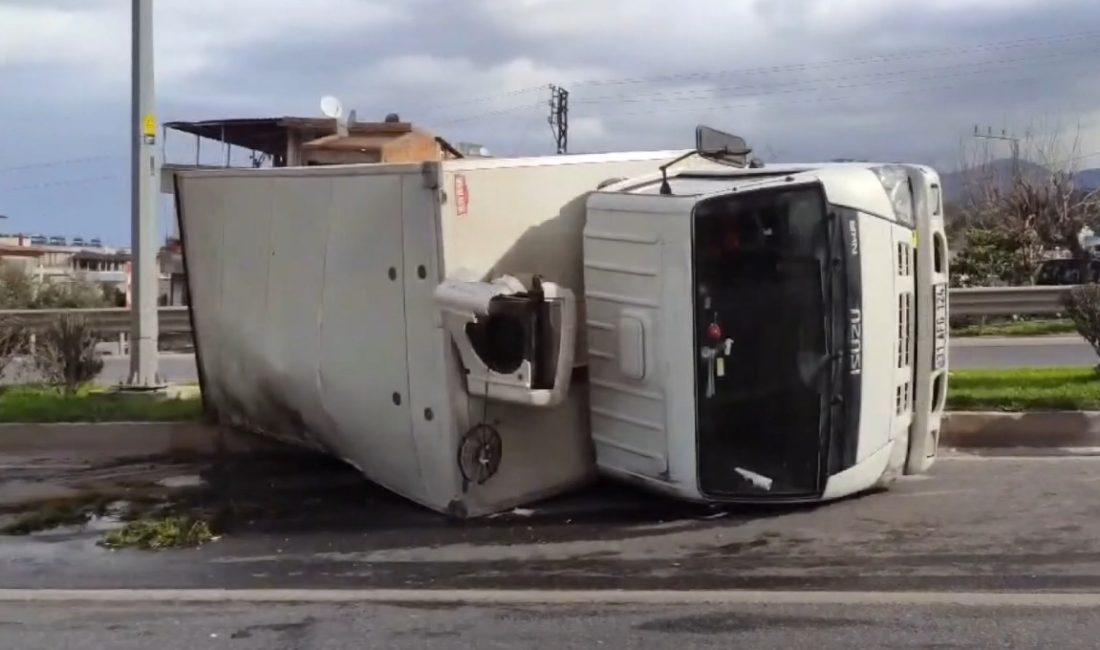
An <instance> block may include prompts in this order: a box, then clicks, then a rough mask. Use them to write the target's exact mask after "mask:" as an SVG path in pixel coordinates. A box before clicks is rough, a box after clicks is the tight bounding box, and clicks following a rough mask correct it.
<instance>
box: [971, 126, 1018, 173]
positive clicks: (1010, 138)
mask: <svg viewBox="0 0 1100 650" xmlns="http://www.w3.org/2000/svg"><path fill="white" fill-rule="evenodd" d="M974 137H975V138H979V139H982V140H1003V141H1005V142H1010V143H1012V145H1011V146H1012V177H1013V178H1016V177H1018V176H1019V175H1020V138H1018V137H1016V136H1014V135H1008V132H1007V131H1006V130H1005V129H1001V133H1000V134H999V135H998V134H995V133H993V127H986V132H985V133H982V132H981V130H980V129H978V127H977V125H975V126H974Z"/></svg>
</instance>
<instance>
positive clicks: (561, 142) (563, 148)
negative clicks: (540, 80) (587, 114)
mask: <svg viewBox="0 0 1100 650" xmlns="http://www.w3.org/2000/svg"><path fill="white" fill-rule="evenodd" d="M547 122H549V123H550V130H551V131H553V133H554V142H555V143H556V145H557V148H558V153H559V154H563V153H568V152H569V91H568V90H566V89H565V88H562V87H560V86H555V85H553V84H550V117H549V118H548V119H547Z"/></svg>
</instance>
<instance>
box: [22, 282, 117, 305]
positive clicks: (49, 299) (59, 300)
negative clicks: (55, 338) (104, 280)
mask: <svg viewBox="0 0 1100 650" xmlns="http://www.w3.org/2000/svg"><path fill="white" fill-rule="evenodd" d="M34 306H35V307H37V308H38V309H94V308H96V307H106V306H108V303H107V300H106V299H105V298H104V293H103V289H102V288H100V287H99V285H96V284H93V283H91V282H84V281H80V280H74V281H70V282H45V283H43V284H42V285H41V286H39V287H38V292H37V294H36V295H35V299H34ZM112 306H113V305H112Z"/></svg>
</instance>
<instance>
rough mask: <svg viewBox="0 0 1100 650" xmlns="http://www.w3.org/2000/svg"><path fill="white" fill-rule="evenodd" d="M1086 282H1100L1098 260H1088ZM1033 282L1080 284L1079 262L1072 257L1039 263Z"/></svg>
mask: <svg viewBox="0 0 1100 650" xmlns="http://www.w3.org/2000/svg"><path fill="white" fill-rule="evenodd" d="M1087 282H1100V260H1089V277H1088V280H1087ZM1035 284H1037V285H1040V286H1056V285H1069V284H1082V280H1081V262H1080V261H1079V260H1073V259H1063V260H1047V261H1045V262H1043V263H1042V264H1040V265H1039V271H1038V272H1037V273H1036V274H1035Z"/></svg>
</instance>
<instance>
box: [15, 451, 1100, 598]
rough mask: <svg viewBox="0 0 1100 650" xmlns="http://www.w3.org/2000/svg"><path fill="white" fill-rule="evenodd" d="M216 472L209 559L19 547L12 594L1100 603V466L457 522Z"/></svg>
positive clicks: (942, 464)
mask: <svg viewBox="0 0 1100 650" xmlns="http://www.w3.org/2000/svg"><path fill="white" fill-rule="evenodd" d="M256 464H257V463H256V462H255V461H250V462H249V463H248V466H244V467H229V468H216V467H214V468H210V469H209V470H207V471H206V474H205V475H206V476H207V480H208V481H209V482H210V485H211V491H212V492H213V493H215V494H217V495H219V496H220V497H222V498H224V499H225V500H227V501H228V502H230V503H231V504H232V507H233V512H234V513H237V515H236V516H235V518H230V519H227V520H225V521H223V522H222V523H221V524H220V525H219V527H220V529H221V532H222V533H224V537H223V538H222V539H221V540H220V541H218V542H217V543H214V544H211V545H209V546H206V547H203V548H201V549H199V550H191V551H178V552H177V551H173V552H164V553H155V554H150V553H143V552H140V551H120V552H107V551H104V550H103V549H101V548H99V547H98V546H96V544H95V541H96V539H97V538H98V533H97V532H94V531H63V532H60V533H53V534H41V535H33V536H30V537H22V538H20V537H14V538H6V539H3V540H2V543H0V587H8V588H32V589H33V588H93V589H107V588H156V589H166V588H171V589H194V588H236V589H252V588H291V589H301V588H311V589H312V588H334V589H345V588H368V587H369V588H448V589H484V588H494V589H495V588H516V589H551V588H552V589H564V588H567V589H604V588H607V587H609V586H616V587H621V588H627V589H815V590H865V591H867V590H870V591H873V590H891V591H897V590H953V591H975V590H979V591H980V590H990V589H997V590H1023V591H1030V590H1064V589H1083V590H1096V591H1100V499H1098V498H1097V497H1098V496H1100V457H1036V458H1023V459H1020V458H1012V457H988V458H986V457H971V456H961V455H949V456H946V457H944V458H941V459H940V460H939V462H937V464H936V466H935V467H934V471H933V473H932V474H931V475H930V476H925V477H913V478H909V479H904V480H903V481H901V482H900V483H898V484H897V485H895V486H894V488H893V489H891V490H890V491H888V492H884V493H876V494H868V495H865V496H862V497H859V498H853V499H848V500H844V501H841V502H837V503H832V504H828V505H822V506H816V507H789V506H788V507H779V506H776V507H770V508H748V507H739V508H731V509H726V510H712V509H709V508H706V507H696V506H687V505H683V504H680V503H676V502H669V501H663V500H660V499H657V498H655V497H652V496H649V495H647V494H644V493H641V492H637V491H635V490H633V489H630V488H626V487H620V486H618V485H601V486H598V488H593V489H590V490H588V491H587V492H582V493H579V494H574V495H571V496H569V497H565V498H560V499H557V500H554V501H551V502H548V503H543V504H539V505H538V506H535V507H533V508H532V510H531V511H530V512H527V511H520V512H517V513H513V514H511V515H509V516H504V517H497V518H493V519H488V520H481V521H473V522H468V523H461V524H457V523H453V522H448V521H447V520H444V519H442V518H441V517H440V516H438V515H435V514H433V513H430V512H428V511H426V510H425V509H422V508H419V507H416V506H413V505H410V504H408V503H407V502H405V501H403V500H401V499H399V498H397V497H394V496H392V495H391V494H390V493H388V492H385V491H383V490H381V489H380V488H377V487H374V486H372V485H371V484H369V483H367V482H366V481H365V480H363V479H362V478H361V477H360V476H359V475H358V474H357V473H356V472H355V471H354V470H350V469H344V468H343V466H337V465H335V464H334V463H332V462H329V461H324V462H320V461H318V463H317V464H315V465H312V466H311V465H310V464H308V463H305V462H303V461H302V460H301V459H296V460H294V461H293V462H289V463H284V464H283V465H282V466H280V467H270V466H269V467H253V468H252V469H250V467H252V466H254V465H256Z"/></svg>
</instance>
